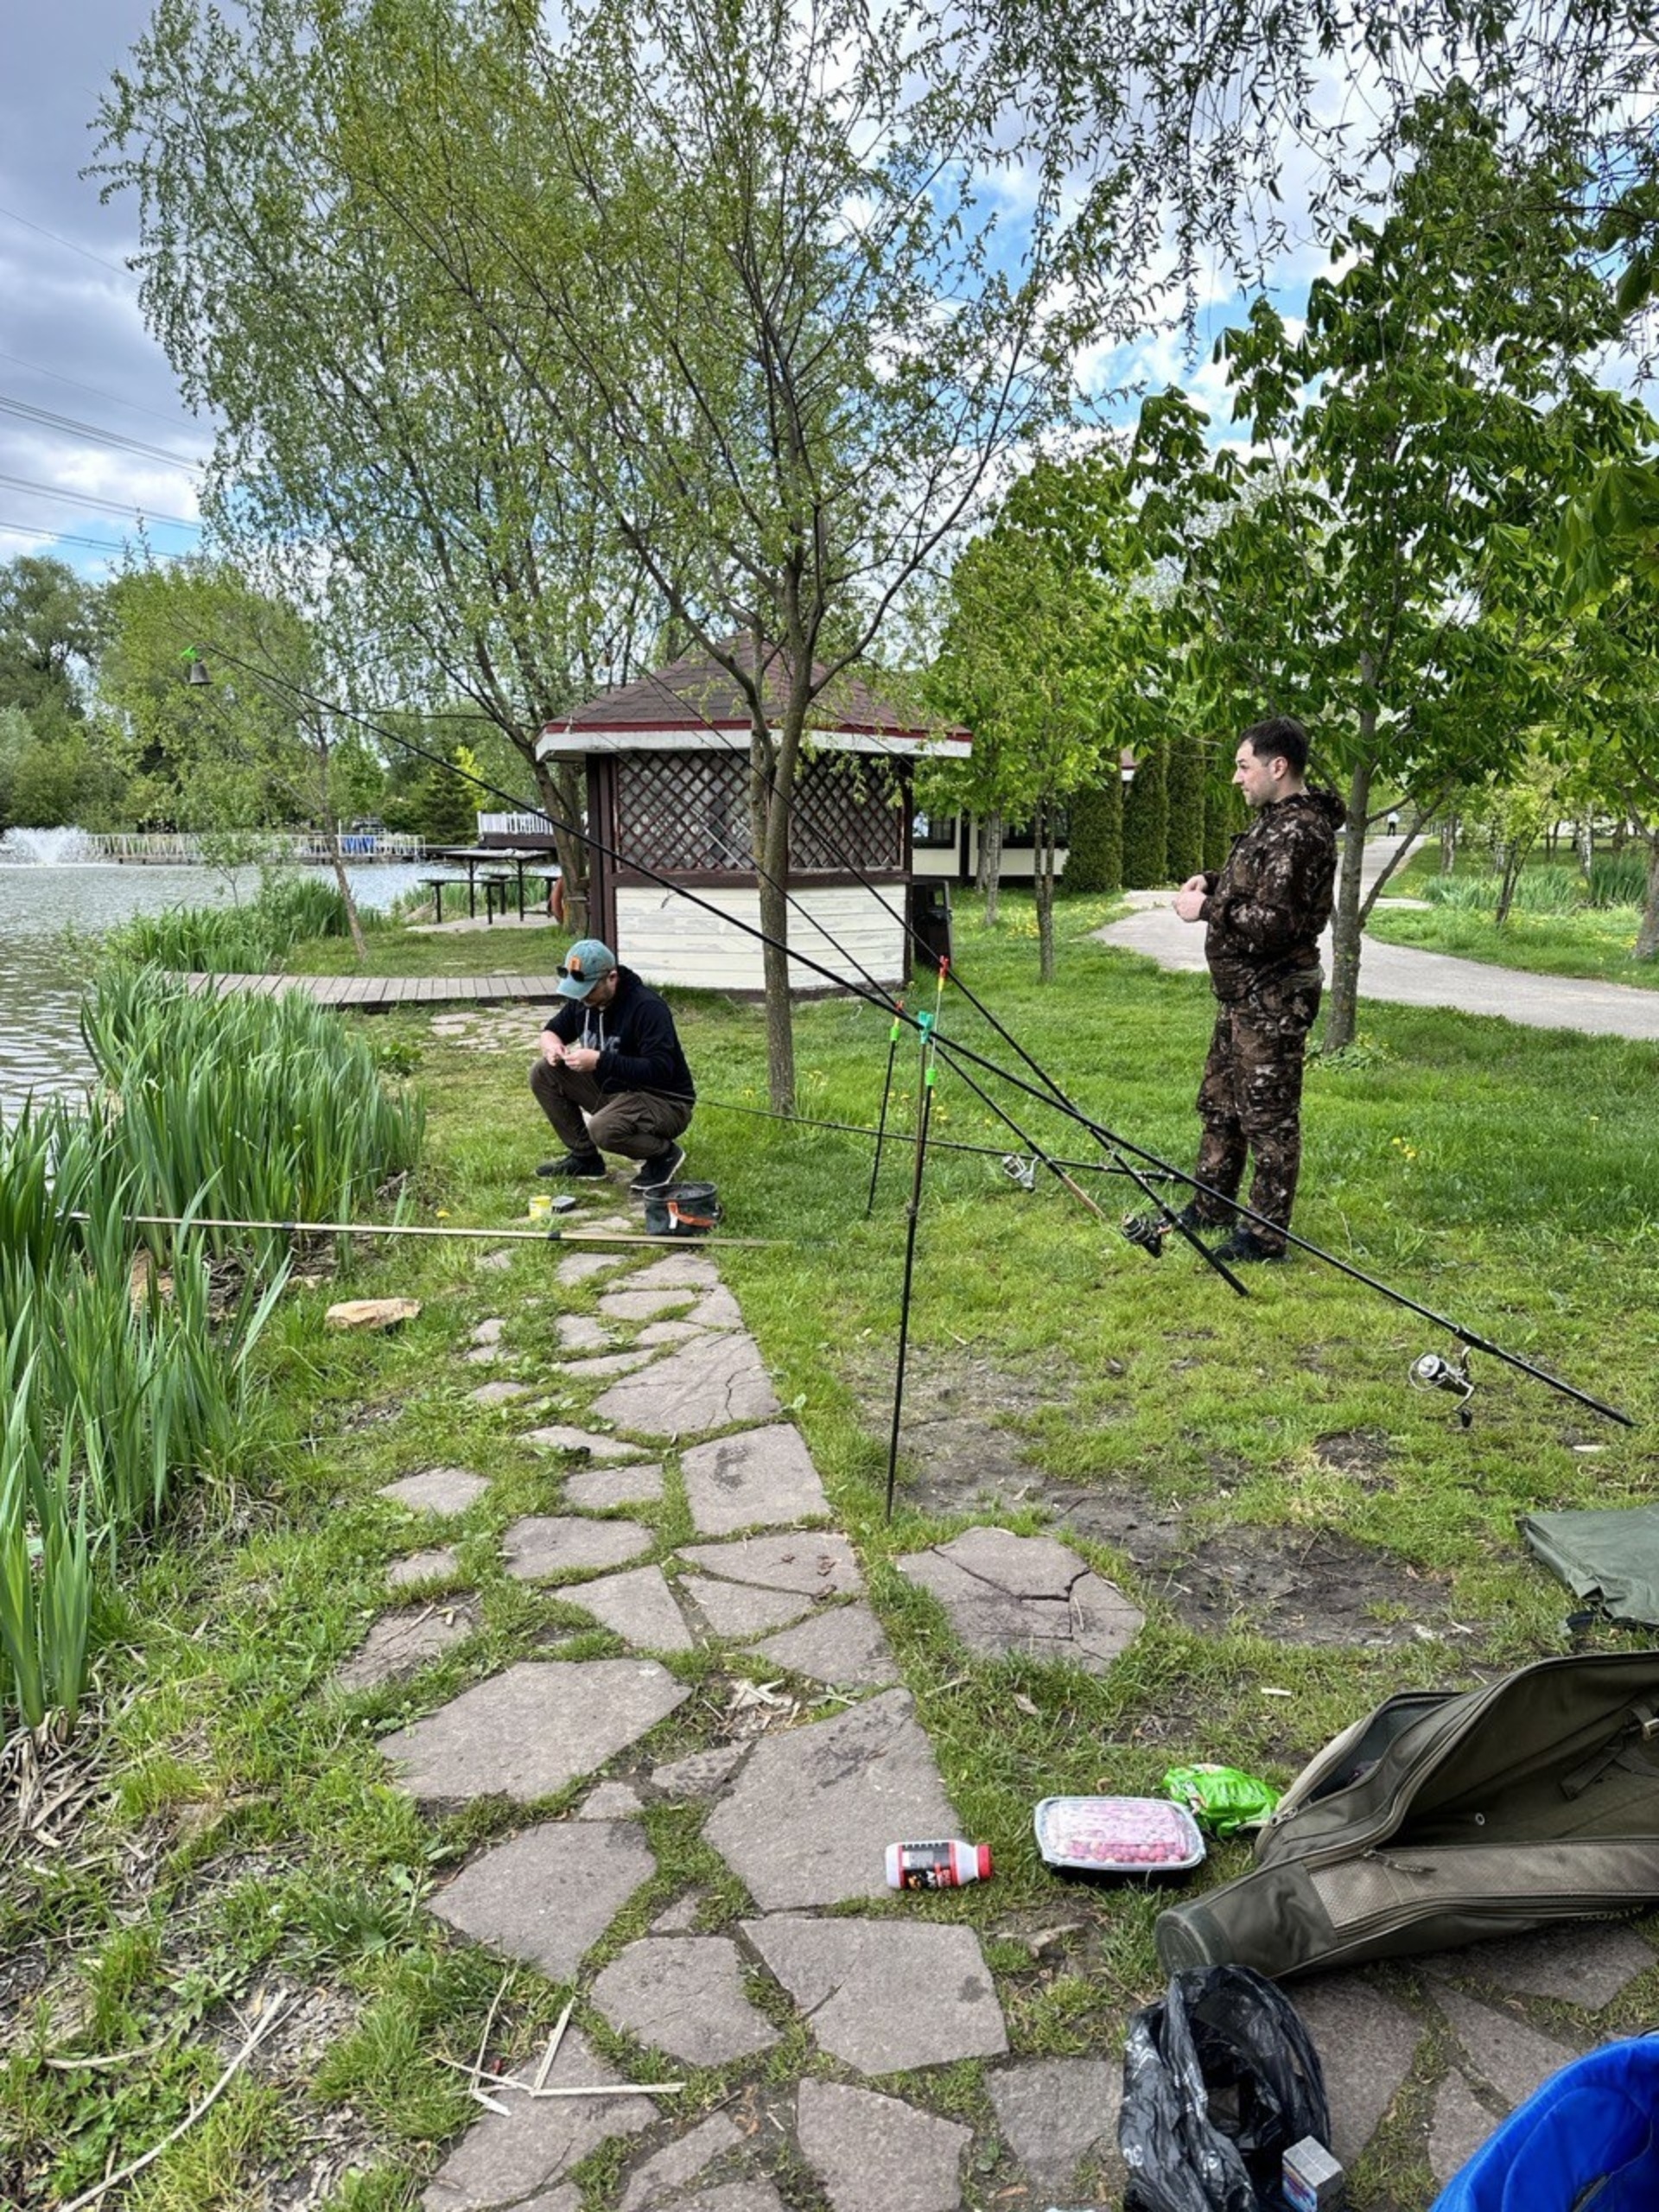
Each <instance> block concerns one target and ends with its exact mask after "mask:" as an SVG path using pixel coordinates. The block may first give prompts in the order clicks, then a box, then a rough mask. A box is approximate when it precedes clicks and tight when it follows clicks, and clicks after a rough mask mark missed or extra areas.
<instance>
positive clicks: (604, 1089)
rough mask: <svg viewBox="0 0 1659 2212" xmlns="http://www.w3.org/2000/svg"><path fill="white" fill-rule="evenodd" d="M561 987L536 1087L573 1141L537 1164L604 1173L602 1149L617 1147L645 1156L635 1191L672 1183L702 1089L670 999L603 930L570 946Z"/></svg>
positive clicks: (640, 1193) (570, 1172)
mask: <svg viewBox="0 0 1659 2212" xmlns="http://www.w3.org/2000/svg"><path fill="white" fill-rule="evenodd" d="M559 996H560V998H561V999H563V1000H564V1001H566V1003H565V1004H564V1005H563V1006H561V1007H558V1008H557V1009H556V1011H555V1012H554V1014H552V1015H550V1018H549V1020H548V1023H547V1027H545V1028H544V1029H543V1032H542V1056H541V1058H540V1059H538V1060H537V1062H536V1064H535V1065H534V1066H533V1067H532V1068H531V1071H530V1087H531V1090H533V1091H534V1092H535V1094H536V1101H537V1104H538V1105H539V1106H540V1108H541V1109H542V1111H543V1114H545V1115H546V1116H547V1118H548V1120H549V1121H550V1122H551V1123H552V1124H553V1127H554V1128H555V1129H556V1132H557V1133H558V1135H560V1136H561V1137H562V1138H563V1141H564V1142H565V1144H566V1146H567V1147H569V1149H568V1150H567V1151H566V1153H565V1154H564V1155H563V1158H562V1159H558V1160H543V1163H542V1165H541V1166H539V1167H538V1168H537V1170H536V1173H537V1174H538V1175H556V1176H561V1177H570V1178H573V1179H579V1178H582V1177H584V1176H601V1175H604V1174H605V1173H607V1168H606V1166H605V1162H604V1160H603V1159H602V1157H601V1154H604V1153H607V1152H614V1153H620V1154H621V1156H622V1158H623V1159H625V1160H638V1161H639V1173H637V1174H636V1175H635V1176H634V1178H633V1180H632V1182H631V1183H630V1184H629V1185H628V1188H629V1190H630V1191H631V1192H633V1194H634V1195H635V1196H636V1197H637V1198H644V1197H647V1196H649V1195H650V1194H651V1193H652V1192H657V1191H661V1190H665V1189H666V1188H667V1187H668V1185H670V1184H671V1183H672V1182H674V1181H676V1180H677V1178H678V1176H679V1173H680V1170H681V1168H682V1167H683V1166H684V1164H685V1154H684V1152H683V1150H682V1148H681V1147H680V1144H679V1142H678V1139H679V1137H680V1135H682V1133H683V1131H684V1129H685V1128H686V1127H687V1125H688V1124H689V1122H690V1119H691V1109H692V1107H693V1105H694V1104H695V1103H696V1086H695V1085H694V1084H693V1083H692V1081H691V1071H690V1068H689V1067H688V1066H687V1065H686V1059H685V1054H684V1052H683V1051H682V1050H681V1048H680V1039H679V1035H678V1033H677V1030H676V1029H675V1027H674V1017H673V1015H672V1014H671V1013H670V1012H669V1009H668V1006H667V1004H666V1002H665V1001H664V1000H663V999H662V998H660V997H659V996H658V994H657V993H656V992H655V991H653V990H652V988H650V987H649V985H648V984H645V983H642V982H640V980H639V976H636V975H635V974H634V972H633V970H632V968H620V967H619V966H618V965H617V960H616V955H615V954H614V953H613V951H612V950H611V949H610V947H609V946H608V945H606V944H601V943H600V942H599V940H598V939H597V938H582V942H581V943H580V944H573V945H572V946H571V948H570V950H569V953H568V954H567V956H566V957H565V963H564V973H563V976H562V977H561V979H560V982H559Z"/></svg>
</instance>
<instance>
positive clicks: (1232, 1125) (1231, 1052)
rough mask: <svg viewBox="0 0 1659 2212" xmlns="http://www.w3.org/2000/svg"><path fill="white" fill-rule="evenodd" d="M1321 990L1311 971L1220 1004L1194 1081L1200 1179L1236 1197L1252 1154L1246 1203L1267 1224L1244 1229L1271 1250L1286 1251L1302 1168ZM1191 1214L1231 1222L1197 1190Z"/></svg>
mask: <svg viewBox="0 0 1659 2212" xmlns="http://www.w3.org/2000/svg"><path fill="white" fill-rule="evenodd" d="M1319 988H1320V985H1319V973H1318V970H1317V969H1315V970H1313V971H1312V972H1310V973H1306V974H1302V975H1297V976H1289V977H1287V978H1282V979H1280V980H1278V981H1275V982H1273V983H1271V984H1266V983H1264V984H1262V985H1261V986H1259V987H1258V988H1257V989H1256V990H1255V991H1254V992H1252V994H1251V995H1250V996H1249V998H1248V999H1243V1000H1241V1001H1237V1002H1236V1004H1231V1005H1224V1006H1221V1007H1217V1010H1216V1027H1215V1033H1214V1035H1213V1036H1212V1037H1211V1040H1210V1057H1209V1058H1208V1059H1207V1060H1206V1061H1205V1069H1204V1081H1203V1082H1202V1083H1201V1084H1199V1086H1198V1113H1199V1115H1200V1116H1201V1117H1202V1119H1203V1122H1204V1136H1203V1139H1202V1141H1201V1142H1200V1144H1199V1146H1198V1168H1197V1171H1196V1172H1197V1174H1198V1180H1199V1182H1201V1183H1207V1184H1209V1185H1210V1186H1211V1189H1212V1190H1215V1191H1217V1192H1222V1193H1224V1197H1225V1198H1236V1196H1237V1193H1238V1186H1239V1184H1240V1183H1241V1181H1242V1180H1243V1174H1244V1164H1245V1160H1246V1158H1247V1157H1249V1156H1254V1158H1255V1175H1254V1177H1253V1178H1252V1179H1251V1183H1250V1205H1251V1209H1252V1210H1253V1211H1255V1212H1256V1213H1259V1214H1263V1215H1265V1216H1266V1217H1267V1220H1266V1223H1263V1222H1260V1221H1252V1222H1247V1223H1246V1224H1245V1226H1246V1227H1247V1228H1248V1229H1249V1230H1250V1232H1251V1234H1252V1235H1253V1236H1255V1237H1257V1238H1258V1239H1259V1240H1260V1241H1261V1243H1263V1244H1265V1245H1267V1246H1268V1249H1269V1250H1272V1251H1282V1250H1283V1249H1284V1245H1285V1240H1284V1237H1283V1235H1282V1234H1281V1233H1279V1232H1281V1231H1283V1230H1287V1229H1288V1228H1289V1226H1290V1210H1291V1207H1292V1205H1293V1204H1294V1201H1295V1197H1296V1179H1297V1176H1298V1174H1299V1173H1300V1168H1301V1163H1302V1124H1301V1106H1302V1062H1303V1058H1304V1054H1305V1052H1306V1046H1307V1033H1308V1031H1309V1030H1310V1029H1311V1028H1312V1027H1313V1017H1314V1015H1315V1014H1317V1013H1318V1012H1319ZM1192 1211H1193V1212H1194V1214H1195V1215H1196V1216H1197V1217H1198V1220H1199V1221H1200V1222H1202V1223H1208V1224H1215V1225H1219V1224H1222V1223H1224V1222H1228V1221H1231V1220H1232V1219H1233V1218H1234V1214H1233V1210H1232V1208H1231V1207H1230V1205H1226V1204H1224V1201H1223V1198H1208V1197H1206V1196H1205V1194H1204V1192H1194V1193H1193V1198H1192ZM1268 1224H1272V1226H1268Z"/></svg>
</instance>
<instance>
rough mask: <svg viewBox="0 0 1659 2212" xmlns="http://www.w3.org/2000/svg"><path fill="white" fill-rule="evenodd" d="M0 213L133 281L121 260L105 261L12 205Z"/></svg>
mask: <svg viewBox="0 0 1659 2212" xmlns="http://www.w3.org/2000/svg"><path fill="white" fill-rule="evenodd" d="M0 215H3V216H4V217H5V219H6V220H7V221H8V222H9V223H21V224H22V226H23V228H24V229H25V230H26V231H38V232H40V234H41V237H42V238H50V239H51V241H52V243H53V245H60V246H64V247H66V248H67V250H68V251H69V252H71V253H78V254H79V256H80V257H81V259H82V260H83V261H95V262H96V263H97V264H98V265H99V268H100V269H107V270H109V271H110V273H111V276H115V277H125V278H126V279H127V281H128V283H131V281H132V271H131V270H130V269H124V268H123V267H122V266H121V264H120V263H119V262H116V261H105V258H104V257H103V255H102V254H101V253H93V252H92V251H89V249H88V248H87V247H86V246H84V245H76V244H75V242H74V240H73V238H60V237H59V236H58V233H57V232H55V231H48V229H47V227H46V225H45V224H44V223H31V222H30V221H29V218H28V216H27V215H20V214H18V213H17V212H16V209H15V208H12V207H0Z"/></svg>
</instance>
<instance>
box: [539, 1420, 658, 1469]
mask: <svg viewBox="0 0 1659 2212" xmlns="http://www.w3.org/2000/svg"><path fill="white" fill-rule="evenodd" d="M524 1442H525V1443H526V1444H533V1445H535V1446H536V1447H537V1450H538V1451H541V1452H566V1453H568V1454H569V1456H570V1457H571V1458H572V1459H605V1460H610V1459H641V1458H643V1457H644V1454H643V1453H642V1452H641V1451H640V1449H639V1446H638V1445H637V1444H625V1443H623V1441H622V1440H621V1439H620V1437H617V1436H601V1435H599V1434H597V1433H595V1432H594V1430H593V1429H589V1428H571V1427H569V1426H568V1425H567V1424H565V1423H563V1422H560V1421H555V1422H554V1423H553V1424H552V1426H551V1427H548V1428H531V1429H527V1430H526V1431H525V1432H524Z"/></svg>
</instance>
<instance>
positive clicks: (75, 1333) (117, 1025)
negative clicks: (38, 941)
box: [0, 963, 423, 1727]
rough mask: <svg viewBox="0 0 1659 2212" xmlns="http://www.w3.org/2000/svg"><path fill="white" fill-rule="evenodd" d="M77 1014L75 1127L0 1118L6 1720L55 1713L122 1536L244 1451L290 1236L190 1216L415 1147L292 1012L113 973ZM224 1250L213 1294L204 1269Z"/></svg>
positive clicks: (38, 1113) (42, 1118)
mask: <svg viewBox="0 0 1659 2212" xmlns="http://www.w3.org/2000/svg"><path fill="white" fill-rule="evenodd" d="M82 1022H83V1029H84V1033H85V1035H86V1041H87V1044H88V1046H89V1048H90V1050H91V1052H92V1058H93V1061H94V1065H95V1066H96V1068H97V1070H98V1074H99V1090H98V1092H97V1094H96V1096H95V1097H94V1100H93V1103H92V1111H91V1112H90V1114H88V1115H86V1116H76V1115H74V1114H73V1113H71V1112H70V1111H69V1110H68V1109H67V1108H66V1107H64V1106H62V1105H60V1104H53V1105H49V1106H47V1107H44V1108H41V1109H33V1108H29V1109H25V1110H24V1111H23V1112H22V1113H21V1114H20V1115H19V1116H18V1117H17V1119H16V1122H13V1123H12V1125H11V1126H10V1128H0V1391H3V1403H4V1407H5V1414H4V1421H3V1428H0V1727H3V1726H4V1725H5V1724H6V1723H7V1722H8V1721H10V1719H13V1718H14V1717H15V1718H16V1719H20V1720H21V1721H22V1723H23V1724H24V1725H25V1726H29V1727H38V1726H41V1722H42V1720H43V1719H45V1717H46V1716H47V1715H48V1713H51V1712H52V1711H54V1710H57V1711H60V1712H62V1713H65V1714H67V1716H68V1717H69V1718H70V1719H73V1716H74V1713H75V1711H76V1709H77V1707H78V1706H79V1701H80V1700H81V1698H82V1696H83V1694H84V1692H85V1688H86V1681H87V1675H88V1669H89V1668H90V1665H91V1662H92V1654H93V1651H94V1649H95V1647H96V1642H97V1635H98V1621H99V1612H100V1603H99V1593H100V1591H101V1590H107V1589H108V1588H109V1586H111V1583H112V1580H113V1578H114V1577H115V1575H116V1573H118V1570H119V1569H120V1568H121V1567H123V1565H124V1560H125V1556H126V1554H127V1551H128V1549H129V1548H130V1545H132V1544H133V1543H135V1542H138V1541H143V1539H144V1537H145V1536H146V1535H147V1534H148V1532H149V1531H150V1530H152V1529H155V1528H156V1525H157V1524H158V1523H159V1522H161V1521H162V1518H163V1516H165V1515H166V1514H167V1513H168V1510H169V1509H171V1508H172V1507H173V1506H175V1503H177V1501H178V1499H179V1497H180V1495H181V1492H183V1491H185V1490H186V1489H187V1488H188V1486H189V1485H191V1484H196V1483H200V1482H201V1481H203V1480H209V1481H211V1480H213V1479H214V1478H225V1479H229V1478H232V1477H235V1476H236V1475H238V1473H239V1472H240V1471H243V1470H244V1469H245V1468H246V1467H248V1466H249V1465H251V1462H252V1461H253V1459H255V1458H256V1457H257V1452H258V1448H259V1444H260V1440H261V1436H262V1433H263V1432H262V1427H261V1423H260V1421H259V1420H258V1418H257V1408H258V1404H259V1402H260V1401H259V1398H258V1394H257V1391H256V1389H255V1385H254V1376H253V1373H252V1369H251V1357H252V1355H253V1353H254V1351H255V1348H256V1347H257V1344H258V1343H259V1340H260V1337H261V1335H262V1332H264V1328H265V1326H266V1324H267V1323H268V1321H269V1319H270V1315H271V1313H272V1311H273V1309H274V1307H275V1306H276V1304H277V1300H278V1299H279V1297H280V1295H281V1294H282V1290H283V1286H284V1283H285V1281H286V1276H287V1253H288V1245H287V1240H286V1239H285V1238H283V1237H282V1236H276V1235H272V1236H253V1237H251V1238H250V1236H247V1235H246V1234H243V1233H240V1232H238V1231H235V1230H222V1229H207V1228H205V1227H204V1228H194V1227H190V1226H188V1224H189V1222H190V1221H191V1219H192V1217H194V1216H198V1215H200V1214H203V1213H206V1212H209V1211H212V1212H213V1213H215V1214H217V1215H222V1216H228V1217H235V1218H238V1219H244V1220H246V1219H251V1218H258V1219H273V1220H281V1221H293V1220H298V1219H308V1218H317V1217H325V1216H328V1215H331V1214H332V1213H333V1212H334V1210H336V1209H338V1210H340V1211H341V1212H345V1211H348V1210H349V1209H350V1208H352V1207H353V1205H359V1203H361V1201H362V1200H363V1199H364V1198H365V1196H367V1195H368V1194H370V1193H371V1192H372V1190H373V1188H374V1187H375V1186H376V1185H378V1184H379V1183H380V1182H382V1181H383V1180H384V1179H385V1178H386V1177H388V1176H390V1175H393V1174H395V1173H397V1172H398V1171H399V1170H401V1169H404V1168H406V1167H408V1166H412V1165H413V1164H414V1162H415V1160H416V1158H417V1157H418V1154H419V1148H420V1143H421V1136H422V1127H423V1120H422V1113H421V1109H420V1107H419V1105H418V1104H417V1103H415V1102H412V1101H410V1100H407V1099H405V1098H403V1097H401V1096H394V1095H392V1094H391V1093H389V1092H388V1091H387V1090H385V1087H384V1085H383V1084H382V1082H381V1079H380V1077H379V1074H378V1070H377V1067H376V1065H375V1061H374V1058H373V1056H372V1053H371V1052H370V1051H369V1049H368V1047H367V1046H366V1045H365V1044H364V1043H363V1042H362V1040H361V1039H356V1038H353V1037H352V1036H350V1035H348V1033H347V1032H346V1028H345V1027H344V1025H343V1024H342V1023H341V1022H340V1020H339V1019H338V1017H337V1016H334V1015H332V1014H327V1013H325V1012H324V1011H322V1010H321V1008H318V1007H314V1006H312V1005H310V1004H309V1002H308V1001H296V1000H283V1001H269V1000H263V999H241V998H237V999H230V1000H223V1001H221V1000H218V999H202V998H197V997H194V996H193V995H191V994H190V993H188V991H187V990H185V989H184V988H182V987H181V985H180V984H179V983H178V982H175V981H169V980H168V978H167V977H165V976H161V975H159V974H158V973H156V971H155V970H153V969H133V968H131V967H130V966H127V965H125V964H124V963H117V964H115V965H113V966H112V967H111V968H110V969H108V970H107V971H106V972H105V974H104V975H103V976H101V977H100V978H99V982H98V983H97V984H96V986H95V988H94V989H93V990H92V994H91V995H90V996H89V998H88V1000H87V1001H86V1005H85V1006H84V1007H83V1012H82ZM138 1215H147V1216H161V1217H173V1219H174V1221H175V1222H176V1223H181V1224H186V1225H184V1226H180V1227H164V1226H162V1225H159V1224H157V1225H155V1226H151V1227H149V1228H139V1227H137V1226H136V1225H135V1223H134V1219H133V1217H134V1216H138ZM232 1248H234V1249H235V1250H236V1251H237V1254H238V1259H239V1261H240V1262H241V1264H240V1266H239V1268H238V1269H237V1270H236V1274H235V1280H236V1281H237V1283H238V1293H237V1294H236V1295H235V1296H234V1298H233V1299H232V1300H230V1302H229V1303H228V1305H223V1301H222V1300H216V1297H215V1291H214V1281H213V1262H214V1261H216V1260H218V1259H220V1258H222V1257H223V1255H225V1254H226V1253H227V1252H228V1251H229V1250H231V1249H232ZM221 1306H223V1310H221Z"/></svg>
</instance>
